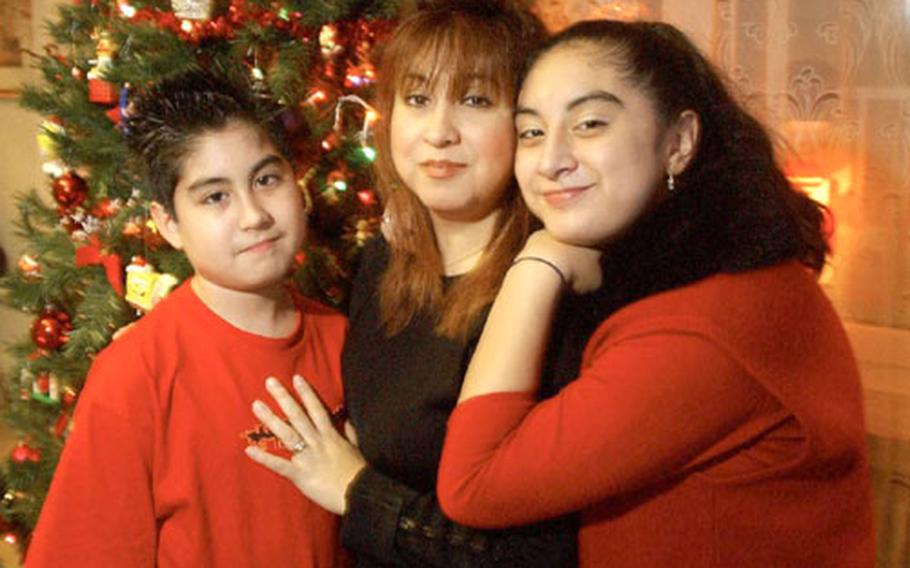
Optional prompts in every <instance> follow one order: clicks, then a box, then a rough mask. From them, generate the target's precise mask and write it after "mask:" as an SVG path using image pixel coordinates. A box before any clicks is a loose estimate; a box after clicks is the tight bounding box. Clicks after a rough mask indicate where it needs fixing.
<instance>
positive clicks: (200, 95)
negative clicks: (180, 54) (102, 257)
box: [126, 70, 292, 213]
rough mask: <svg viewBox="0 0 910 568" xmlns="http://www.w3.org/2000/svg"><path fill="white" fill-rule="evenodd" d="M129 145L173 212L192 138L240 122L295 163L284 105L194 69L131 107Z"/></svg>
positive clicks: (163, 82)
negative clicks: (283, 118)
mask: <svg viewBox="0 0 910 568" xmlns="http://www.w3.org/2000/svg"><path fill="white" fill-rule="evenodd" d="M131 107H132V108H131V109H130V116H129V118H128V119H127V122H126V131H127V132H128V135H127V144H128V146H129V148H130V150H131V152H132V153H133V155H134V157H135V158H136V159H137V161H138V162H139V163H138V166H139V167H140V169H142V170H143V173H144V174H145V177H146V180H147V182H148V184H149V186H150V190H151V198H152V200H153V201H157V202H158V203H161V204H162V205H163V206H164V207H165V208H166V209H167V210H168V211H169V212H171V213H174V190H175V188H176V186H177V182H178V181H179V178H180V171H181V168H182V165H183V159H184V158H185V156H186V153H187V151H188V150H189V149H190V145H191V144H192V142H193V139H194V138H195V137H197V136H199V135H200V134H203V133H204V132H207V131H212V130H220V129H222V128H224V127H225V126H226V125H227V124H228V123H229V122H232V121H240V122H244V123H246V124H249V125H250V126H253V127H254V128H256V129H258V130H260V131H261V132H262V133H263V134H264V135H265V136H267V137H268V138H269V140H270V141H271V142H272V144H273V145H274V146H275V149H276V150H278V151H279V152H280V153H281V154H282V155H283V156H284V157H285V158H286V159H288V161H291V158H292V156H291V152H290V146H289V143H288V137H287V133H286V131H285V128H284V126H283V124H282V122H281V110H282V109H281V107H280V106H279V105H277V104H276V103H273V102H271V101H269V100H267V99H264V98H259V97H257V96H255V94H254V92H253V89H252V86H251V85H250V84H249V83H248V82H240V81H237V80H233V79H229V78H228V77H227V76H226V75H224V74H221V75H219V74H215V73H212V72H210V71H205V70H192V71H187V72H183V73H180V74H178V75H173V76H171V77H168V78H166V79H163V80H161V81H159V82H158V83H155V84H153V85H151V86H150V87H149V88H148V89H146V90H145V91H144V92H142V93H141V94H140V95H139V96H138V97H137V98H136V99H135V100H134V101H133V105H131Z"/></svg>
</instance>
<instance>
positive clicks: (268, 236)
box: [153, 121, 306, 297]
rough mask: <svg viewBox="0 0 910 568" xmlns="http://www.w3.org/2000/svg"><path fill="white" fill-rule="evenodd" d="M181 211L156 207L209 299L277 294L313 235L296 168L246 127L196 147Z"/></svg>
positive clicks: (185, 174)
mask: <svg viewBox="0 0 910 568" xmlns="http://www.w3.org/2000/svg"><path fill="white" fill-rule="evenodd" d="M174 211H175V215H169V214H167V212H165V211H164V210H163V209H162V208H161V207H156V208H155V209H154V210H153V213H156V214H155V217H156V222H157V224H158V226H159V228H160V230H161V233H162V235H163V236H164V237H165V238H166V239H167V240H168V241H169V242H170V243H171V244H172V245H173V246H174V247H175V248H178V249H182V250H183V251H184V252H185V253H186V255H187V257H188V258H189V261H190V263H191V264H192V265H193V268H194V269H195V271H196V276H195V278H194V287H195V289H196V290H197V291H198V292H200V293H201V295H203V296H205V295H206V294H207V293H208V295H209V297H212V295H214V294H216V293H218V292H223V291H240V292H253V293H268V292H271V291H274V290H275V289H277V287H279V286H281V284H282V283H283V280H284V278H285V276H286V275H287V274H288V271H289V270H290V267H291V263H292V261H293V258H294V254H295V253H296V252H297V250H298V249H299V248H300V246H301V244H302V243H303V239H304V236H305V234H306V220H305V212H304V209H303V203H302V197H301V195H300V191H299V190H298V188H297V185H296V183H295V180H294V176H293V173H292V171H291V168H290V166H289V165H288V163H287V161H286V160H285V159H284V158H282V157H281V155H280V154H279V153H278V152H277V151H276V150H275V148H274V146H273V145H272V144H271V143H270V142H269V141H268V138H266V137H265V136H264V135H263V134H262V133H261V132H259V131H258V130H256V129H255V128H253V127H251V126H250V125H248V124H246V123H242V122H236V121H235V122H230V123H228V125H227V126H226V127H225V128H223V129H221V130H216V131H209V132H205V133H203V134H201V135H199V136H197V137H196V138H195V139H194V140H193V143H192V145H191V149H190V151H189V152H188V153H187V155H186V156H185V158H184V161H183V164H182V167H181V170H180V179H179V181H178V182H177V187H176V189H175V191H174Z"/></svg>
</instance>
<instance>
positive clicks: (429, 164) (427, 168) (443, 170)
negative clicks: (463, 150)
mask: <svg viewBox="0 0 910 568" xmlns="http://www.w3.org/2000/svg"><path fill="white" fill-rule="evenodd" d="M466 167H467V164H464V163H462V162H453V161H450V160H424V161H423V162H420V169H421V170H423V172H424V173H425V174H426V175H427V176H428V177H430V178H433V179H448V178H451V177H454V176H456V175H458V174H459V173H461V172H462V170H464V169H465V168H466Z"/></svg>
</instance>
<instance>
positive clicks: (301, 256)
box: [294, 250, 306, 266]
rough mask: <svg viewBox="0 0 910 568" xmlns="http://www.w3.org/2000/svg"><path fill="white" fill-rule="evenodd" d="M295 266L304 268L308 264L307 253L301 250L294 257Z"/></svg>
mask: <svg viewBox="0 0 910 568" xmlns="http://www.w3.org/2000/svg"><path fill="white" fill-rule="evenodd" d="M294 264H295V265H296V266H303V265H304V264H306V251H302V250H301V251H298V252H297V254H295V255H294Z"/></svg>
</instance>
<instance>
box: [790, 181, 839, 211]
mask: <svg viewBox="0 0 910 568" xmlns="http://www.w3.org/2000/svg"><path fill="white" fill-rule="evenodd" d="M787 179H788V180H790V183H792V184H793V185H794V186H795V187H796V188H797V189H800V190H801V191H803V192H804V193H805V194H806V195H808V196H809V197H811V198H812V199H814V200H815V201H818V202H819V203H821V204H822V205H825V206H828V205H831V185H832V183H831V178H827V177H822V176H789V177H787Z"/></svg>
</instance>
